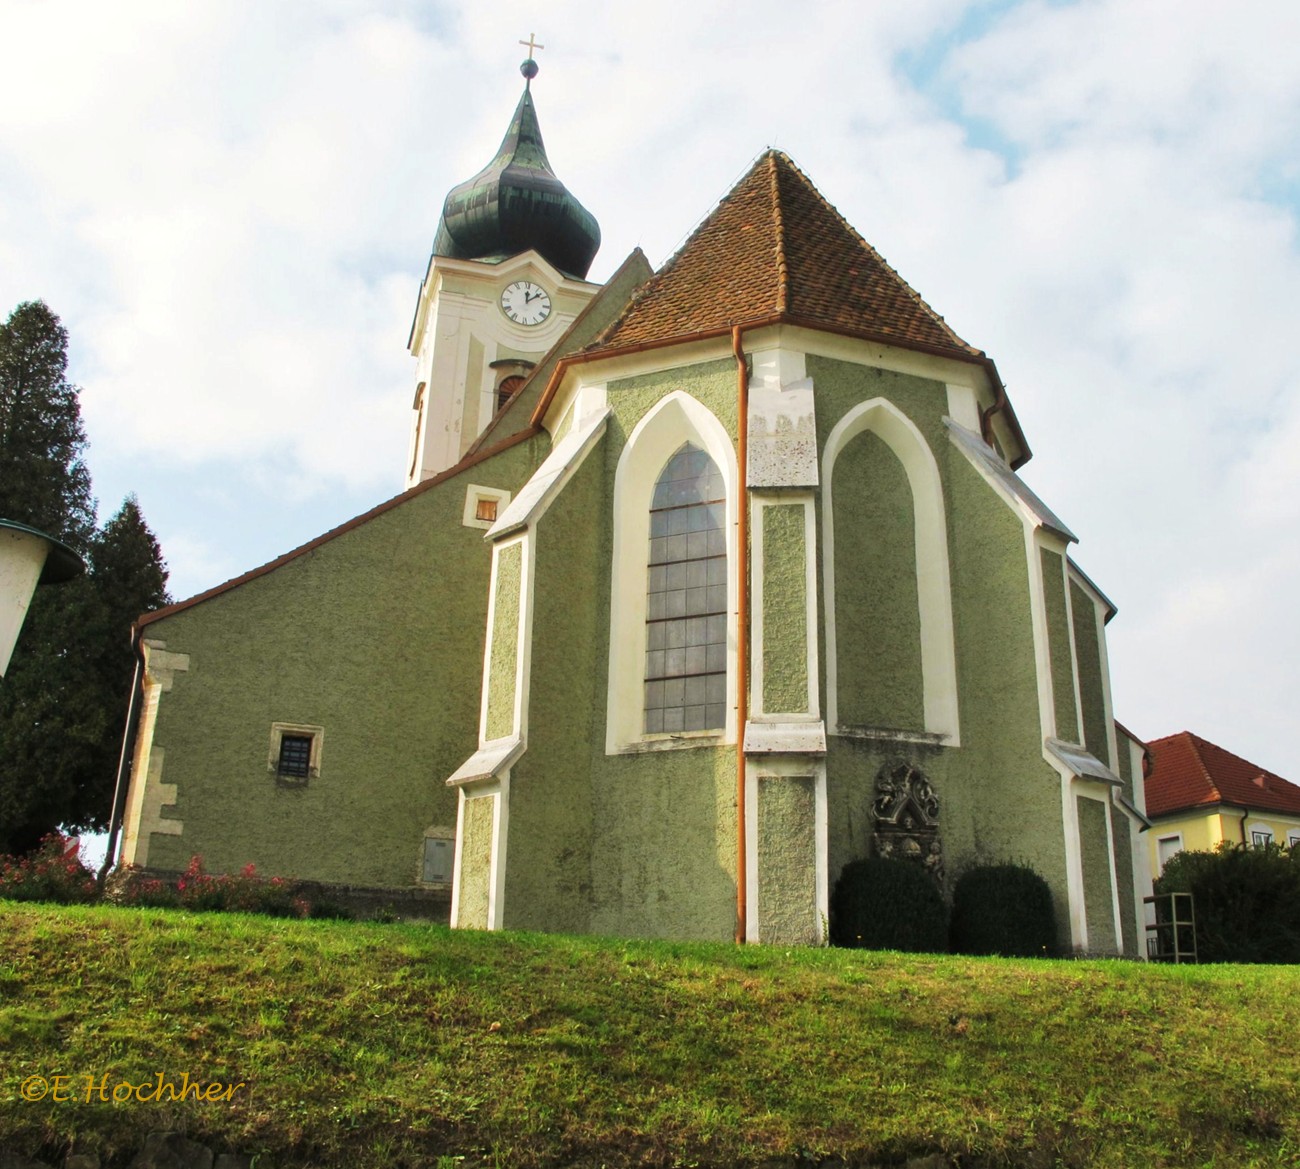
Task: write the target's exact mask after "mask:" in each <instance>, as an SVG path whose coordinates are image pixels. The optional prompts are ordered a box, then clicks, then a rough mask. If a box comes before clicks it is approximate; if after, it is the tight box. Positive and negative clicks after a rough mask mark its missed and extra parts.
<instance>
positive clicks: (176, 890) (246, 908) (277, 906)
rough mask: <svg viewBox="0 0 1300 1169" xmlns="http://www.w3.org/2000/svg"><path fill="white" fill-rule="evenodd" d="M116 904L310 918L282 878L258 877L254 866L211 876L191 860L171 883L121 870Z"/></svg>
mask: <svg viewBox="0 0 1300 1169" xmlns="http://www.w3.org/2000/svg"><path fill="white" fill-rule="evenodd" d="M116 900H117V901H118V902H119V903H120V904H122V905H141V906H178V907H180V908H182V909H193V910H233V911H236V912H240V913H262V914H266V915H267V916H268V917H311V916H313V913H312V909H313V907H312V905H311V903H310V902H309V901H308V900H307V898H305V897H303V896H302V895H301V894H300V893H299V892H298V887H297V885H296V883H294V882H292V881H286V880H285V879H284V878H283V877H271V878H269V879H268V878H265V877H259V876H258V875H257V868H256V866H255V865H251V864H248V865H245V866H244V867H243V868H242V869H241V870H240V871H239V873H238V875H236V876H231V875H230V874H229V873H222V874H221V875H220V876H213V875H212V874H211V873H208V872H205V871H204V869H203V858H202V857H201V856H195V857H191V858H190V863H189V865H188V866H187V867H186V869H185V872H183V873H182V874H181V875H180V876H179V877H177V878H176V880H175V881H174V882H168V881H162V880H159V879H158V878H156V877H143V876H141V875H140V874H139V873H138V872H136V871H134V870H132V869H131V868H130V867H128V868H126V869H125V870H123V875H122V878H121V879H120V892H119V893H118V895H117V897H116Z"/></svg>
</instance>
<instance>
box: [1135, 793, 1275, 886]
mask: <svg viewBox="0 0 1300 1169" xmlns="http://www.w3.org/2000/svg"><path fill="white" fill-rule="evenodd" d="M1243 820H1245V822H1246V824H1247V825H1249V827H1250V828H1251V829H1253V828H1255V827H1256V826H1263V827H1266V828H1269V829H1271V830H1272V832H1273V839H1274V841H1276V842H1277V843H1278V844H1286V843H1287V841H1288V839H1289V838H1290V836H1291V834H1292V833H1300V817H1297V816H1281V815H1278V814H1276V813H1272V812H1254V811H1252V812H1250V813H1249V815H1247V814H1246V813H1244V812H1240V811H1238V810H1237V809H1235V808H1217V807H1216V808H1212V809H1208V810H1206V811H1201V812H1196V813H1188V814H1187V815H1185V816H1171V817H1169V818H1168V819H1164V818H1162V819H1160V820H1157V821H1156V822H1155V824H1154V825H1153V827H1152V828H1151V830H1150V831H1149V832H1148V833H1147V842H1148V843H1147V855H1148V857H1149V859H1150V862H1151V875H1152V877H1153V878H1155V877H1159V876H1160V841H1161V839H1163V838H1164V837H1167V836H1173V835H1174V834H1175V833H1177V834H1181V836H1182V838H1183V848H1184V849H1185V850H1186V851H1188V852H1209V851H1212V850H1213V849H1215V848H1217V847H1218V846H1219V844H1220V842H1222V841H1224V840H1227V841H1230V842H1231V843H1233V844H1240V843H1241V842H1242V821H1243ZM1246 841H1247V843H1249V841H1250V836H1249V831H1248V832H1247V835H1246Z"/></svg>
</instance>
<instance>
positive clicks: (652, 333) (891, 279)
mask: <svg viewBox="0 0 1300 1169" xmlns="http://www.w3.org/2000/svg"><path fill="white" fill-rule="evenodd" d="M774 319H781V320H786V321H789V322H791V323H795V324H803V325H808V326H811V327H813V328H817V327H822V328H829V329H833V330H835V331H837V332H849V333H853V334H857V335H861V336H864V337H869V338H872V339H875V340H880V341H885V342H888V343H892V344H896V345H901V346H903V347H905V348H915V349H921V350H924V351H926V352H939V353H944V354H950V355H951V356H954V357H958V358H961V359H964V360H966V361H970V360H972V359H973V358H974V359H978V360H981V361H983V360H987V359H986V358H985V357H984V355H983V354H982V353H981V352H980V351H979V350H978V349H975V348H974V347H973V346H970V345H968V344H967V343H966V342H965V341H963V340H962V339H961V338H960V337H958V336H957V334H956V333H954V332H953V331H952V330H951V329H950V328H949V327H948V326H947V325H946V324H945V323H944V320H943V318H942V317H941V316H939V314H938V313H936V312H935V311H934V310H933V309H932V308H931V307H930V306H929V305H928V304H926V303H925V301H923V300H922V299H921V298H920V297H919V296H918V295H917V294H916V292H914V291H913V290H912V288H911V287H909V285H908V284H907V282H906V281H904V280H903V278H902V277H901V276H899V274H898V273H897V272H895V271H894V270H893V268H891V267H890V266H889V265H888V264H887V263H886V262H885V261H884V259H882V258H881V256H880V254H879V253H878V252H877V251H876V250H875V249H874V248H873V247H872V246H871V245H870V244H868V243H867V242H866V240H864V239H863V238H862V237H861V236H860V235H858V233H857V232H856V231H854V230H853V228H852V227H851V226H850V225H849V224H848V222H847V221H846V220H845V219H844V217H843V216H842V215H840V213H839V212H838V211H836V210H835V208H834V207H832V206H831V205H830V204H829V203H828V202H827V201H826V200H825V198H823V196H822V195H821V193H820V192H819V191H818V190H817V188H816V187H814V186H813V185H812V183H811V182H810V181H809V179H808V177H807V176H806V175H805V174H804V173H803V171H801V170H800V169H799V168H798V167H797V166H795V165H794V163H793V162H791V161H790V159H789V158H787V157H786V156H785V155H784V154H782V153H781V152H780V151H777V150H769V151H767V152H766V153H765V154H763V155H762V156H761V157H760V158H759V160H758V161H757V162H756V163H755V164H754V165H753V166H752V167H751V168H750V169H749V172H748V173H747V174H746V175H745V176H744V178H742V179H741V180H740V182H738V183H737V184H736V185H735V186H734V187H733V188H732V189H731V191H730V193H729V194H728V195H726V197H725V198H723V200H722V201H721V202H720V203H719V204H718V205H717V207H715V208H714V209H713V211H712V212H711V213H710V214H709V216H708V217H707V218H706V219H705V220H704V222H703V223H701V224H700V226H699V227H698V228H696V229H695V231H694V232H693V233H692V234H691V236H690V238H689V239H688V240H687V241H686V243H684V244H683V245H682V247H681V248H680V250H679V251H678V252H677V253H676V255H674V256H673V257H672V258H671V259H670V260H669V261H668V262H667V263H666V264H665V265H664V266H663V267H662V268H661V269H660V270H659V271H658V272H657V273H656V274H655V275H654V276H653V277H651V278H650V280H648V281H647V282H646V283H645V284H644V285H642V287H641V290H640V291H639V292H638V293H637V295H636V296H635V297H633V299H632V301H631V303H630V304H629V305H628V307H627V308H626V309H625V310H624V312H623V313H622V315H621V316H620V317H619V318H618V319H617V320H616V321H614V322H613V323H612V324H611V325H610V326H609V328H607V329H606V330H605V331H604V332H603V333H602V334H601V335H600V337H598V338H597V340H596V342H595V343H594V344H593V345H592V346H590V347H589V349H590V350H603V349H619V348H623V347H625V346H632V345H639V344H643V343H646V342H652V341H654V342H657V341H662V340H665V339H668V338H675V337H686V336H690V335H692V334H696V333H704V332H713V331H718V330H722V329H726V328H730V327H731V326H732V325H738V324H745V323H747V322H751V321H768V320H774Z"/></svg>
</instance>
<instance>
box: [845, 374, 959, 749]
mask: <svg viewBox="0 0 1300 1169" xmlns="http://www.w3.org/2000/svg"><path fill="white" fill-rule="evenodd" d="M864 431H869V432H870V433H872V434H874V435H876V437H877V438H879V439H881V440H882V441H883V442H884V443H885V445H886V446H888V447H889V449H890V450H891V451H892V452H893V453H894V455H895V456H896V457H897V458H898V460H899V462H900V463H902V465H903V470H904V472H905V473H906V475H907V482H908V485H909V486H910V488H911V491H912V524H913V531H914V533H915V540H916V592H917V604H918V607H919V610H920V618H921V677H922V691H923V696H924V718H925V731H926V733H927V734H931V735H939V736H941V737H942V742H943V744H944V745H945V746H948V747H958V746H960V745H961V735H960V730H959V727H960V722H959V718H958V712H957V651H956V640H955V636H954V632H953V629H954V627H953V616H952V585H951V576H950V570H949V563H948V525H947V520H946V519H945V511H944V500H943V481H942V479H941V478H940V475H939V466H938V464H937V463H936V462H935V458H934V452H933V451H931V450H930V447H929V445H928V444H927V443H926V441H925V438H924V436H923V435H922V434H921V432H920V430H919V429H917V426H916V423H914V422H913V421H912V420H911V419H910V418H908V417H907V416H906V415H905V414H904V413H903V412H902V411H901V410H899V409H898V407H897V406H895V405H894V404H893V403H892V402H889V401H886V400H885V399H884V398H872V399H871V400H870V401H868V402H862V403H860V404H859V405H857V406H855V407H853V409H852V410H850V411H849V412H848V413H847V414H845V415H844V417H843V418H841V419H840V421H839V422H838V423H836V425H835V428H834V429H833V430H832V431H831V432H830V434H829V435H828V436H827V439H826V447H825V449H824V450H823V452H822V473H821V480H822V563H823V566H824V567H823V572H822V588H823V593H824V607H825V612H826V631H825V632H826V720H827V723H828V724H829V729H831V730H832V731H839V730H840V729H841V728H840V724H839V684H838V661H837V653H836V650H837V646H836V628H837V620H836V618H837V614H836V612H835V510H834V504H833V496H834V487H835V463H836V461H837V460H838V458H839V456H840V453H841V452H842V451H843V450H844V448H845V447H847V446H848V445H849V443H850V442H852V441H853V439H855V438H857V436H858V435H859V434H861V433H863V432H864Z"/></svg>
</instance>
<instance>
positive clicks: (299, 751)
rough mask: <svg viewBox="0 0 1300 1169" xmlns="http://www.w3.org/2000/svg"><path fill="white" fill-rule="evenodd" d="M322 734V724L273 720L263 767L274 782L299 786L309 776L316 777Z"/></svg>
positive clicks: (323, 733) (323, 736) (323, 734)
mask: <svg viewBox="0 0 1300 1169" xmlns="http://www.w3.org/2000/svg"><path fill="white" fill-rule="evenodd" d="M324 738H325V731H324V728H322V727H314V726H306V725H304V724H302V723H272V724H271V745H270V751H269V753H268V755H267V760H266V769H267V770H268V771H269V772H271V773H272V774H273V775H274V776H275V778H276V780H277V782H279V783H282V784H285V785H287V786H291V787H302V786H304V785H305V784H306V783H307V781H308V780H309V779H319V778H320V759H321V746H322V744H323V742H324Z"/></svg>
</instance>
